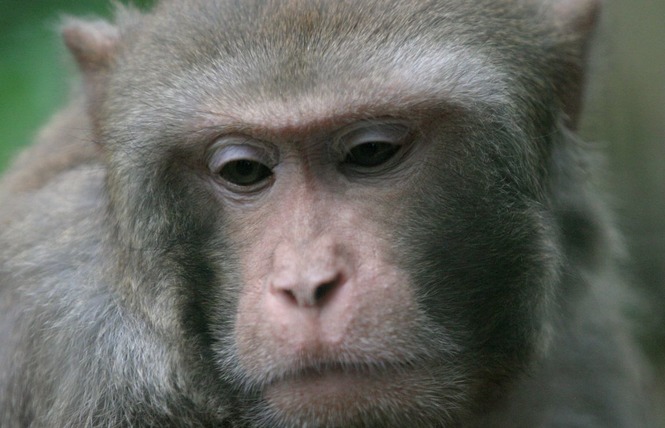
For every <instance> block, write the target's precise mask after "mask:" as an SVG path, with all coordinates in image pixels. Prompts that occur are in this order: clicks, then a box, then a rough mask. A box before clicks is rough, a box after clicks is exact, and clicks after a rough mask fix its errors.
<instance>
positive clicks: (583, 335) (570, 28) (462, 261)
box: [0, 0, 649, 428]
mask: <svg viewBox="0 0 665 428" xmlns="http://www.w3.org/2000/svg"><path fill="white" fill-rule="evenodd" d="M598 13H599V4H598V1H597V0H500V1H496V0H494V1H489V0H479V1H471V2H470V1H466V0H465V1H462V0H446V1H437V2H429V1H424V0H423V1H418V0H413V1H399V2H396V1H395V2H393V1H379V0H367V1H363V2H342V1H326V0H294V1H276V0H275V1H273V0H270V1H258V0H257V1H254V0H247V1H242V2H233V1H226V0H217V1H213V0H178V1H176V0H162V1H159V2H158V3H157V4H156V5H155V6H154V8H153V9H152V10H151V11H143V12H141V11H138V10H135V9H134V8H132V7H130V6H117V12H116V18H115V20H114V23H108V22H105V21H81V20H77V19H70V20H67V21H66V22H65V24H64V26H63V31H62V32H63V38H64V42H65V43H66V45H67V47H68V48H69V50H70V51H71V53H72V55H73V57H74V59H75V61H76V62H77V64H78V66H79V69H80V73H81V82H82V83H81V89H80V90H79V91H78V95H77V96H76V97H75V98H74V99H73V100H72V102H71V104H70V105H69V106H68V107H66V108H65V109H63V111H62V112H60V113H58V114H57V115H56V116H55V117H54V119H53V120H52V122H51V123H50V124H48V125H47V126H46V127H45V128H44V130H43V131H42V132H41V133H40V135H39V137H38V141H37V142H36V143H35V145H33V146H32V147H30V148H28V149H27V150H26V151H25V152H24V153H23V154H22V155H21V156H20V157H19V158H18V159H17V160H16V162H15V164H14V165H13V167H12V168H10V169H9V171H7V172H6V174H5V175H4V177H3V179H2V181H0V342H1V343H2V344H3V345H2V346H1V347H0V426H2V427H24V426H33V427H52V426H57V427H80V426H93V427H109V426H132V427H143V426H145V427H148V426H177V427H179V426H183V427H197V426H202V427H203V426H205V427H227V426H229V427H404V426H416V427H420V426H422V427H446V428H451V427H471V428H473V427H511V428H512V427H535V426H584V427H608V426H612V427H631V428H634V427H637V426H640V427H641V426H649V420H648V419H647V417H648V415H647V407H648V406H647V404H646V400H645V398H644V397H643V395H642V386H641V382H640V376H641V372H642V369H643V368H644V367H643V365H642V363H641V360H640V358H639V355H638V353H637V352H636V348H635V346H634V345H633V344H632V343H631V341H630V340H629V339H628V336H627V335H626V328H625V325H624V321H623V320H622V318H621V315H620V311H619V310H618V304H617V303H618V302H620V300H621V296H622V295H623V293H624V291H623V288H624V287H623V282H624V281H623V279H622V278H621V275H620V273H619V272H618V269H617V268H616V266H618V264H619V263H618V262H619V260H620V254H621V248H620V245H619V239H617V233H616V231H615V230H614V229H613V227H612V225H611V222H610V221H609V220H608V218H609V217H610V216H609V214H608V210H607V208H606V207H605V206H604V204H603V203H602V201H601V199H600V197H599V196H598V194H597V192H596V191H594V190H593V188H592V186H591V185H590V183H589V182H588V177H589V169H590V167H589V161H588V156H587V154H586V153H584V152H583V150H582V148H581V146H580V145H579V144H578V143H577V138H576V137H575V135H574V132H575V127H576V124H577V122H578V119H579V112H580V107H581V99H582V97H583V88H584V71H585V67H586V55H587V51H588V47H589V44H590V39H591V36H592V32H593V29H594V26H595V22H596V19H597V16H598Z"/></svg>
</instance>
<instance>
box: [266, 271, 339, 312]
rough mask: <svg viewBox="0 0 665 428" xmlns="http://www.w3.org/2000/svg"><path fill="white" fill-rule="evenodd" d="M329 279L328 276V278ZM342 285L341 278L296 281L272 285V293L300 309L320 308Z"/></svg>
mask: <svg viewBox="0 0 665 428" xmlns="http://www.w3.org/2000/svg"><path fill="white" fill-rule="evenodd" d="M328 278H330V276H329V277H328ZM341 285H342V276H341V275H337V276H335V277H334V278H333V279H332V280H329V281H323V280H320V281H311V282H309V283H308V282H307V281H297V282H293V283H291V284H288V285H287V284H284V283H282V284H280V283H279V282H277V283H273V284H272V289H273V292H275V293H276V294H277V295H279V296H281V298H282V299H283V300H284V302H285V303H288V304H289V305H294V306H300V307H322V306H324V305H326V304H328V301H329V300H331V298H332V296H333V294H334V293H335V290H336V289H337V288H338V287H340V286H341Z"/></svg>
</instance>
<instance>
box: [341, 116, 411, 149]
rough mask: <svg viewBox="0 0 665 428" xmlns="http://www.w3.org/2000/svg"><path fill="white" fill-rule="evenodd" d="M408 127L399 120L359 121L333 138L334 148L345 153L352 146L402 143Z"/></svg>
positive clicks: (407, 132) (407, 133)
mask: <svg viewBox="0 0 665 428" xmlns="http://www.w3.org/2000/svg"><path fill="white" fill-rule="evenodd" d="M409 132H410V129H409V127H408V126H407V124H406V123H404V122H401V121H387V122H379V121H370V122H360V123H357V124H354V125H352V126H351V127H349V128H346V129H344V130H343V131H342V132H341V133H340V135H339V136H338V137H337V138H336V139H335V143H334V146H335V150H336V151H337V152H340V153H345V152H346V151H348V149H349V148H352V147H354V146H357V145H360V144H364V143H371V142H382V143H388V144H402V143H404V141H405V140H406V137H407V136H408V135H409Z"/></svg>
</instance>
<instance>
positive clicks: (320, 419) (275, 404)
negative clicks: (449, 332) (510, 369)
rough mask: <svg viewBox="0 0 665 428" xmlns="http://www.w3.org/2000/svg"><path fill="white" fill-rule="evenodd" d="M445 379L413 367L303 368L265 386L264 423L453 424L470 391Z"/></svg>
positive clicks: (352, 425)
mask: <svg viewBox="0 0 665 428" xmlns="http://www.w3.org/2000/svg"><path fill="white" fill-rule="evenodd" d="M440 379H441V377H440V374H437V373H433V372H432V371H431V370H428V371H424V370H420V369H417V368H413V367H409V368H396V369H391V368H387V369H362V368H358V367H354V368H348V367H332V368H326V369H325V370H319V369H312V370H303V371H300V372H299V373H296V374H294V375H292V376H289V377H285V378H283V379H280V380H278V381H275V382H272V383H271V384H269V385H268V386H266V387H265V389H264V391H263V398H264V400H265V402H264V404H265V406H266V407H265V412H264V416H265V419H264V421H265V425H264V426H285V427H286V426H308V427H310V426H313V427H319V426H321V427H323V426H325V427H356V426H381V427H398V426H400V427H403V426H432V427H436V426H450V424H452V423H453V422H454V421H455V419H456V417H457V416H459V414H460V413H462V409H463V408H464V405H463V403H464V401H466V400H465V399H464V395H465V394H464V392H463V389H460V386H461V383H460V382H442V381H440ZM414 421H415V422H414ZM414 423H415V425H413V424H414Z"/></svg>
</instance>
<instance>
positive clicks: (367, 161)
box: [344, 142, 401, 168]
mask: <svg viewBox="0 0 665 428" xmlns="http://www.w3.org/2000/svg"><path fill="white" fill-rule="evenodd" d="M400 147H401V146H400V145H397V144H390V143H383V142H371V143H362V144H358V145H357V146H355V147H353V148H352V149H351V150H349V153H348V154H347V155H346V157H345V158H344V163H347V164H351V165H356V166H361V167H365V168H372V167H375V166H379V165H382V164H384V163H386V162H388V160H390V158H392V157H393V156H394V155H395V153H397V152H398V151H399V149H400Z"/></svg>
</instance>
